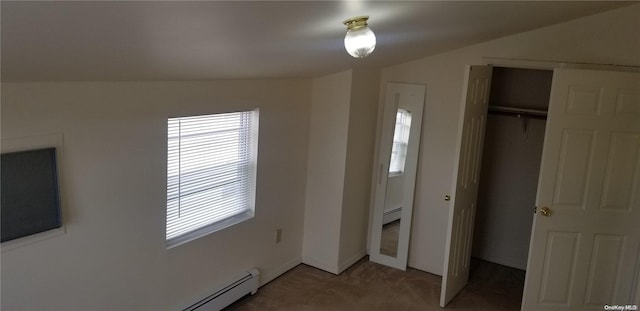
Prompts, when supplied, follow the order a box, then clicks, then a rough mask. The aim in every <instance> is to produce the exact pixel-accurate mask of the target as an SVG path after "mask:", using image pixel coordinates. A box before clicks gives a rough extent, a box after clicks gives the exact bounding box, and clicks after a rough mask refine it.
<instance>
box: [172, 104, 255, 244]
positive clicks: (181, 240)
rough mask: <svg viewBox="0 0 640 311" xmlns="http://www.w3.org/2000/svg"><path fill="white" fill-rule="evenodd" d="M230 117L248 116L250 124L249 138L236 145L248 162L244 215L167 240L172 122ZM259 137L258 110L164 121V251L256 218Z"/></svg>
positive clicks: (239, 214) (196, 227)
mask: <svg viewBox="0 0 640 311" xmlns="http://www.w3.org/2000/svg"><path fill="white" fill-rule="evenodd" d="M232 113H248V114H249V118H250V122H249V124H248V125H247V131H248V135H247V136H248V137H247V136H240V137H238V142H239V143H245V146H246V148H247V150H248V154H249V156H248V161H247V163H246V165H247V175H246V178H247V183H248V184H247V187H248V189H249V190H248V191H247V196H246V198H244V199H245V200H246V202H247V206H246V208H244V211H243V212H240V213H237V214H234V215H231V216H227V217H225V218H223V219H221V220H218V221H215V222H213V223H209V224H205V225H200V226H195V227H193V228H190V229H189V230H188V231H187V232H184V233H182V234H180V235H177V236H174V237H171V238H167V231H168V229H169V195H168V189H169V187H168V186H169V160H170V159H169V136H168V132H169V124H170V122H171V120H175V119H182V118H185V119H186V118H193V117H207V116H219V115H224V114H232ZM258 133H259V109H254V110H241V111H226V112H216V113H208V114H198V115H188V116H180V117H171V118H167V150H166V152H167V154H166V156H167V158H166V161H165V164H166V165H167V166H166V182H167V191H166V192H165V194H167V197H166V198H165V242H166V246H167V249H171V248H173V247H176V246H179V245H182V244H185V243H188V242H190V241H193V240H196V239H198V238H201V237H203V236H206V235H209V234H211V233H214V232H217V231H220V230H223V229H225V228H228V227H231V226H233V225H236V224H239V223H241V222H244V221H246V220H249V219H252V218H253V217H254V216H255V202H256V200H255V198H256V180H257V160H258Z"/></svg>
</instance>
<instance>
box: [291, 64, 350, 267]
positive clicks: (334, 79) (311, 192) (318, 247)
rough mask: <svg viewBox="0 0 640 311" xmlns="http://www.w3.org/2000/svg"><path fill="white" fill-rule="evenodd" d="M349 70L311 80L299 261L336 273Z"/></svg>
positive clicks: (345, 149)
mask: <svg viewBox="0 0 640 311" xmlns="http://www.w3.org/2000/svg"><path fill="white" fill-rule="evenodd" d="M351 79H352V71H351V70H348V71H343V72H339V73H336V74H332V75H328V76H324V77H321V78H317V79H314V80H313V88H312V100H311V117H310V125H309V160H308V164H307V188H306V206H305V215H304V247H303V252H302V259H303V262H304V263H306V264H309V265H312V266H315V267H318V268H320V269H323V270H326V271H329V272H333V273H338V270H339V269H338V256H339V247H340V244H339V243H340V226H341V223H340V218H341V216H342V198H343V191H344V174H345V167H346V157H347V139H348V136H347V133H348V130H349V109H350V107H349V106H350V103H351Z"/></svg>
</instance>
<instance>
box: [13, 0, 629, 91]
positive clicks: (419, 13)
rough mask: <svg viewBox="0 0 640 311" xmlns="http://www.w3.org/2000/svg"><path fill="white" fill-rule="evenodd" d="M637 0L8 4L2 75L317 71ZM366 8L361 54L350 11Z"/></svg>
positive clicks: (375, 62) (457, 43)
mask: <svg viewBox="0 0 640 311" xmlns="http://www.w3.org/2000/svg"><path fill="white" fill-rule="evenodd" d="M626 4H629V2H610V1H607V2H575V1H570V2H525V1H513V2H483V1H477V2H455V1H446V2H445V1H443V2H434V1H423V2H399V1H372V2H364V1H302V2H289V1H278V2H268V1H256V2H244V1H234V2H220V1H213V2H190V1H176V2H160V1H158V2H144V1H143V2H127V1H124V2H119V1H105V2H58V1H56V2H27V1H24V2H11V1H2V3H1V6H2V7H1V13H2V16H1V18H2V19H1V31H2V32H1V38H2V42H1V43H2V46H1V49H2V50H1V52H2V54H1V57H2V58H1V61H2V64H1V65H2V81H132V80H208V79H242V78H291V77H315V76H320V75H323V74H327V73H332V72H337V71H340V70H345V69H348V68H353V67H375V66H386V65H392V64H397V63H400V62H404V61H408V60H412V59H416V58H420V57H424V56H428V55H433V54H436V53H440V52H444V51H447V50H451V49H455V48H459V47H462V46H466V45H470V44H474V43H478V42H482V41H486V40H490V39H494V38H498V37H502V36H506V35H510V34H514V33H518V32H523V31H527V30H531V29H535V28H539V27H543V26H547V25H551V24H555V23H560V22H563V21H567V20H571V19H575V18H578V17H582V16H586V15H591V14H596V13H599V12H602V11H606V10H610V9H613V8H617V7H620V6H622V5H626ZM358 15H369V16H370V17H371V18H370V26H371V28H372V29H373V30H374V31H375V32H376V34H377V38H378V46H377V48H376V51H375V52H374V54H373V55H371V56H370V57H368V58H366V59H363V60H358V59H353V58H351V57H350V56H348V55H347V53H346V52H345V51H344V47H343V38H344V34H345V31H346V29H345V27H344V26H343V25H342V21H343V20H345V19H347V18H349V17H353V16H358Z"/></svg>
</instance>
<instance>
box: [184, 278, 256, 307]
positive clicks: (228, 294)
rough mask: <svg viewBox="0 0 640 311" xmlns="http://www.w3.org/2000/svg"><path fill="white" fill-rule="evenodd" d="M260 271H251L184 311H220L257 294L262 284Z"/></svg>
mask: <svg viewBox="0 0 640 311" xmlns="http://www.w3.org/2000/svg"><path fill="white" fill-rule="evenodd" d="M259 280H260V271H258V269H255V268H254V269H251V270H249V271H247V273H246V274H243V275H241V276H240V277H239V278H238V279H237V280H236V281H234V282H232V283H231V284H229V285H227V286H225V287H224V288H222V289H220V290H218V291H217V292H215V293H213V294H211V295H209V296H207V297H206V298H204V299H202V300H200V301H198V302H196V303H195V304H193V305H192V306H190V307H188V308H186V309H184V311H220V310H222V309H223V308H225V307H227V306H229V305H230V304H232V303H234V302H236V301H237V300H238V299H240V298H242V297H244V296H246V295H248V294H251V295H253V294H255V293H256V292H257V291H258V285H259V284H260V282H259Z"/></svg>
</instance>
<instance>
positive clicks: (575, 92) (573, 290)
mask: <svg viewBox="0 0 640 311" xmlns="http://www.w3.org/2000/svg"><path fill="white" fill-rule="evenodd" d="M536 204H537V207H538V210H537V213H536V216H535V219H534V223H533V231H532V236H531V245H530V251H529V260H528V265H527V277H526V282H525V290H524V297H523V305H522V310H525V311H529V310H575V311H578V310H603V306H604V305H605V304H608V305H613V304H631V303H632V302H633V300H634V297H633V296H634V291H635V289H634V284H637V282H638V281H637V280H636V279H635V278H637V277H638V272H637V271H636V269H637V268H636V267H639V263H638V254H639V252H638V247H639V240H640V74H636V73H621V72H602V71H588V70H570V69H558V70H556V71H555V72H554V77H553V87H552V91H551V101H550V104H549V118H548V121H547V131H546V135H545V143H544V148H543V154H542V165H541V171H540V179H539V184H538V195H537V200H536ZM543 208H544V211H543Z"/></svg>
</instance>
